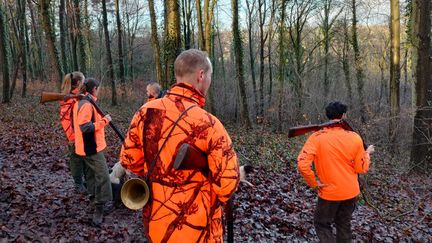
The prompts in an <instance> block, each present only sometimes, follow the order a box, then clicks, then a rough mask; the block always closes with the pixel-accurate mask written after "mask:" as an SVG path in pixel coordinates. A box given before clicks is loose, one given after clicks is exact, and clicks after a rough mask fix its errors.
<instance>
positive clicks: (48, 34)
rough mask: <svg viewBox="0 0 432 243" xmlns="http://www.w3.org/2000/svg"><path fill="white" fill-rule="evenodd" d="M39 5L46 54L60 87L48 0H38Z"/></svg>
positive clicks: (58, 66) (60, 73) (61, 76)
mask: <svg viewBox="0 0 432 243" xmlns="http://www.w3.org/2000/svg"><path fill="white" fill-rule="evenodd" d="M39 5H40V13H41V16H42V25H43V29H44V31H45V38H46V41H47V47H48V54H49V56H50V62H51V67H52V69H53V73H54V78H55V79H57V82H58V87H59V88H60V85H61V83H62V80H63V69H62V66H61V64H60V60H59V55H58V50H57V47H56V45H55V33H54V30H53V29H52V23H51V19H50V14H49V6H50V0H40V1H39Z"/></svg>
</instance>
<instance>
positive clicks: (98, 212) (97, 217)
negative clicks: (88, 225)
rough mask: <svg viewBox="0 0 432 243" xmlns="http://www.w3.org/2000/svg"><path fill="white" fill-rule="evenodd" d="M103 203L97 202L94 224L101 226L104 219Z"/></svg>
mask: <svg viewBox="0 0 432 243" xmlns="http://www.w3.org/2000/svg"><path fill="white" fill-rule="evenodd" d="M103 209H104V207H103V204H96V205H95V211H94V214H93V220H92V222H93V225H94V226H97V227H99V226H100V225H101V224H102V221H103V211H104V210H103Z"/></svg>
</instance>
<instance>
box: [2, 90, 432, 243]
mask: <svg viewBox="0 0 432 243" xmlns="http://www.w3.org/2000/svg"><path fill="white" fill-rule="evenodd" d="M22 103H23V105H17V104H11V105H4V104H1V105H0V131H1V136H0V229H1V230H0V241H3V240H5V241H12V242H25V241H41V242H52V241H55V242H70V241H74V242H75V241H79V242H82V241H92V242H112V241H116V242H130V241H143V227H142V222H141V215H140V212H132V211H130V210H127V209H124V208H120V209H116V210H114V211H113V212H110V213H109V214H108V215H106V217H105V220H104V223H103V225H102V227H101V228H94V227H92V226H90V220H91V213H92V209H91V207H90V206H89V201H88V199H87V198H86V197H85V196H83V195H80V194H77V193H76V192H75V191H74V188H73V181H72V178H71V177H70V174H69V169H68V167H67V161H68V157H67V147H66V142H65V139H64V135H63V133H62V130H61V128H60V124H59V122H58V115H57V105H56V104H48V105H44V106H43V105H38V104H37V98H36V97H31V98H27V99H25V100H24V101H23V102H22ZM103 107H108V106H107V105H103ZM110 108H111V107H110ZM131 110H133V109H131ZM121 112H122V111H121V109H120V108H117V109H113V108H111V111H110V113H111V114H112V115H113V119H114V121H117V120H121V121H123V122H121V123H120V130H122V131H126V128H127V126H128V124H127V122H128V120H129V119H130V117H131V116H132V113H131V112H130V114H123V113H121ZM116 118H117V119H116ZM116 123H117V124H119V123H118V122H116ZM230 130H231V135H232V138H233V141H234V143H235V148H236V150H237V152H238V155H239V159H240V161H241V163H242V164H254V165H255V166H256V168H255V171H254V173H253V174H252V175H251V176H250V177H249V181H250V182H252V183H253V184H254V185H255V187H250V186H247V185H245V184H241V185H240V187H239V190H238V192H237V193H236V195H235V198H234V205H235V218H236V219H235V226H234V227H235V241H236V242H287V241H289V242H291V241H316V240H317V238H316V235H315V230H314V227H313V211H314V207H315V200H316V195H315V192H314V191H312V190H310V189H308V188H307V187H306V186H305V185H304V184H303V182H302V179H301V178H300V176H299V174H298V173H297V172H296V167H295V158H296V153H297V152H298V151H299V149H300V147H301V144H302V141H300V140H298V141H297V140H294V141H290V140H288V139H287V138H286V136H285V135H283V134H282V135H278V134H274V133H270V132H264V131H255V132H253V133H252V132H245V131H242V130H239V129H237V128H236V129H230ZM107 136H108V138H107V142H108V146H109V149H108V151H107V156H106V157H107V159H108V164H109V165H113V164H114V163H115V162H116V160H117V158H118V150H119V142H118V138H117V137H115V134H114V133H113V132H112V131H110V130H109V129H108V128H107ZM375 157H376V158H379V157H380V156H379V154H378V155H377V156H375ZM376 160H377V162H376V163H381V166H376V167H375V169H373V170H372V171H371V173H370V174H369V175H368V177H367V178H365V180H366V182H367V184H366V190H367V192H368V195H367V199H368V201H370V203H371V204H372V205H373V207H375V209H374V208H373V207H372V206H367V205H366V203H365V200H364V198H360V201H359V205H358V207H357V209H356V211H355V213H354V216H353V221H352V228H353V232H354V237H355V240H356V241H366V242H368V241H380V242H395V241H396V242H397V241H417V242H431V241H432V216H431V212H432V196H431V195H432V194H431V193H432V188H431V184H432V180H431V178H430V177H425V176H417V175H414V176H412V175H405V174H403V173H399V174H396V173H395V171H394V170H388V167H386V166H384V165H385V164H386V162H385V161H384V159H381V161H380V159H376ZM388 164H389V162H387V165H388Z"/></svg>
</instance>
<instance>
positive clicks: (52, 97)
mask: <svg viewBox="0 0 432 243" xmlns="http://www.w3.org/2000/svg"><path fill="white" fill-rule="evenodd" d="M79 97H83V95H82V94H76V95H74V94H63V93H56V92H42V94H41V98H40V103H42V104H44V103H46V102H53V101H61V100H64V101H66V100H68V99H72V98H79Z"/></svg>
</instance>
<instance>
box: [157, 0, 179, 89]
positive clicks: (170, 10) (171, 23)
mask: <svg viewBox="0 0 432 243" xmlns="http://www.w3.org/2000/svg"><path fill="white" fill-rule="evenodd" d="M166 8H167V10H166V11H167V29H166V33H167V34H166V36H165V41H164V50H165V52H166V55H165V58H164V59H165V60H164V63H165V65H164V66H165V75H164V76H165V79H164V80H163V82H162V87H164V88H168V87H169V86H170V85H171V84H173V83H174V82H175V77H174V61H175V59H176V57H177V55H178V54H179V53H180V46H181V39H180V12H179V4H178V0H171V1H168V2H167V5H166Z"/></svg>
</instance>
